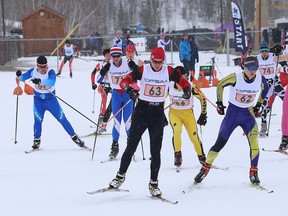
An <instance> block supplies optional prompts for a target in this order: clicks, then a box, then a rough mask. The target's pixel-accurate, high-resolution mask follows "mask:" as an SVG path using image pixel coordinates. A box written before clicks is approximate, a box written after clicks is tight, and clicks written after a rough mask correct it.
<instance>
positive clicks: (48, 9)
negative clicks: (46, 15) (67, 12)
mask: <svg viewBox="0 0 288 216" xmlns="http://www.w3.org/2000/svg"><path fill="white" fill-rule="evenodd" d="M39 10H46V11H49V12H50V13H52V14H55V15H56V16H59V17H61V18H63V19H66V18H65V16H63V15H62V14H60V13H58V12H56V11H53V10H52V9H50V8H47V7H44V6H40V7H39V8H37V9H35V10H33V11H31V12H30V13H28V14H27V15H25V16H23V17H22V18H21V20H22V21H23V20H24V19H26V18H27V17H29V16H31V15H32V14H34V13H37V12H38V11H39Z"/></svg>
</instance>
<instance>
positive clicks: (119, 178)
mask: <svg viewBox="0 0 288 216" xmlns="http://www.w3.org/2000/svg"><path fill="white" fill-rule="evenodd" d="M124 181H125V174H120V173H119V172H118V173H117V175H116V178H114V179H113V180H112V181H111V182H110V183H109V188H110V189H118V188H119V187H120V186H121V185H122V184H123V182H124Z"/></svg>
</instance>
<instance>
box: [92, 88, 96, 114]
mask: <svg viewBox="0 0 288 216" xmlns="http://www.w3.org/2000/svg"><path fill="white" fill-rule="evenodd" d="M92 113H93V114H94V113H95V90H94V94H93V108H92Z"/></svg>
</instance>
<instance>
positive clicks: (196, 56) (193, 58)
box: [188, 36, 199, 82]
mask: <svg viewBox="0 0 288 216" xmlns="http://www.w3.org/2000/svg"><path fill="white" fill-rule="evenodd" d="M188 38H189V43H190V47H191V61H190V68H189V71H192V73H193V77H194V74H195V64H196V63H198V62H199V54H198V47H197V45H196V43H195V40H194V37H193V36H189V37H188ZM193 77H192V76H190V81H191V82H192V80H193Z"/></svg>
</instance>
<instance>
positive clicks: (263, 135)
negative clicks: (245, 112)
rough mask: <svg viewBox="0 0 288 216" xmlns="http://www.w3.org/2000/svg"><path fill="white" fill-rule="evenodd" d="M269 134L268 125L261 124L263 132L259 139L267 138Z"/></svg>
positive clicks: (261, 131) (260, 132)
mask: <svg viewBox="0 0 288 216" xmlns="http://www.w3.org/2000/svg"><path fill="white" fill-rule="evenodd" d="M266 133H267V123H262V124H261V130H260V131H259V137H261V138H265V137H266Z"/></svg>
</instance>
